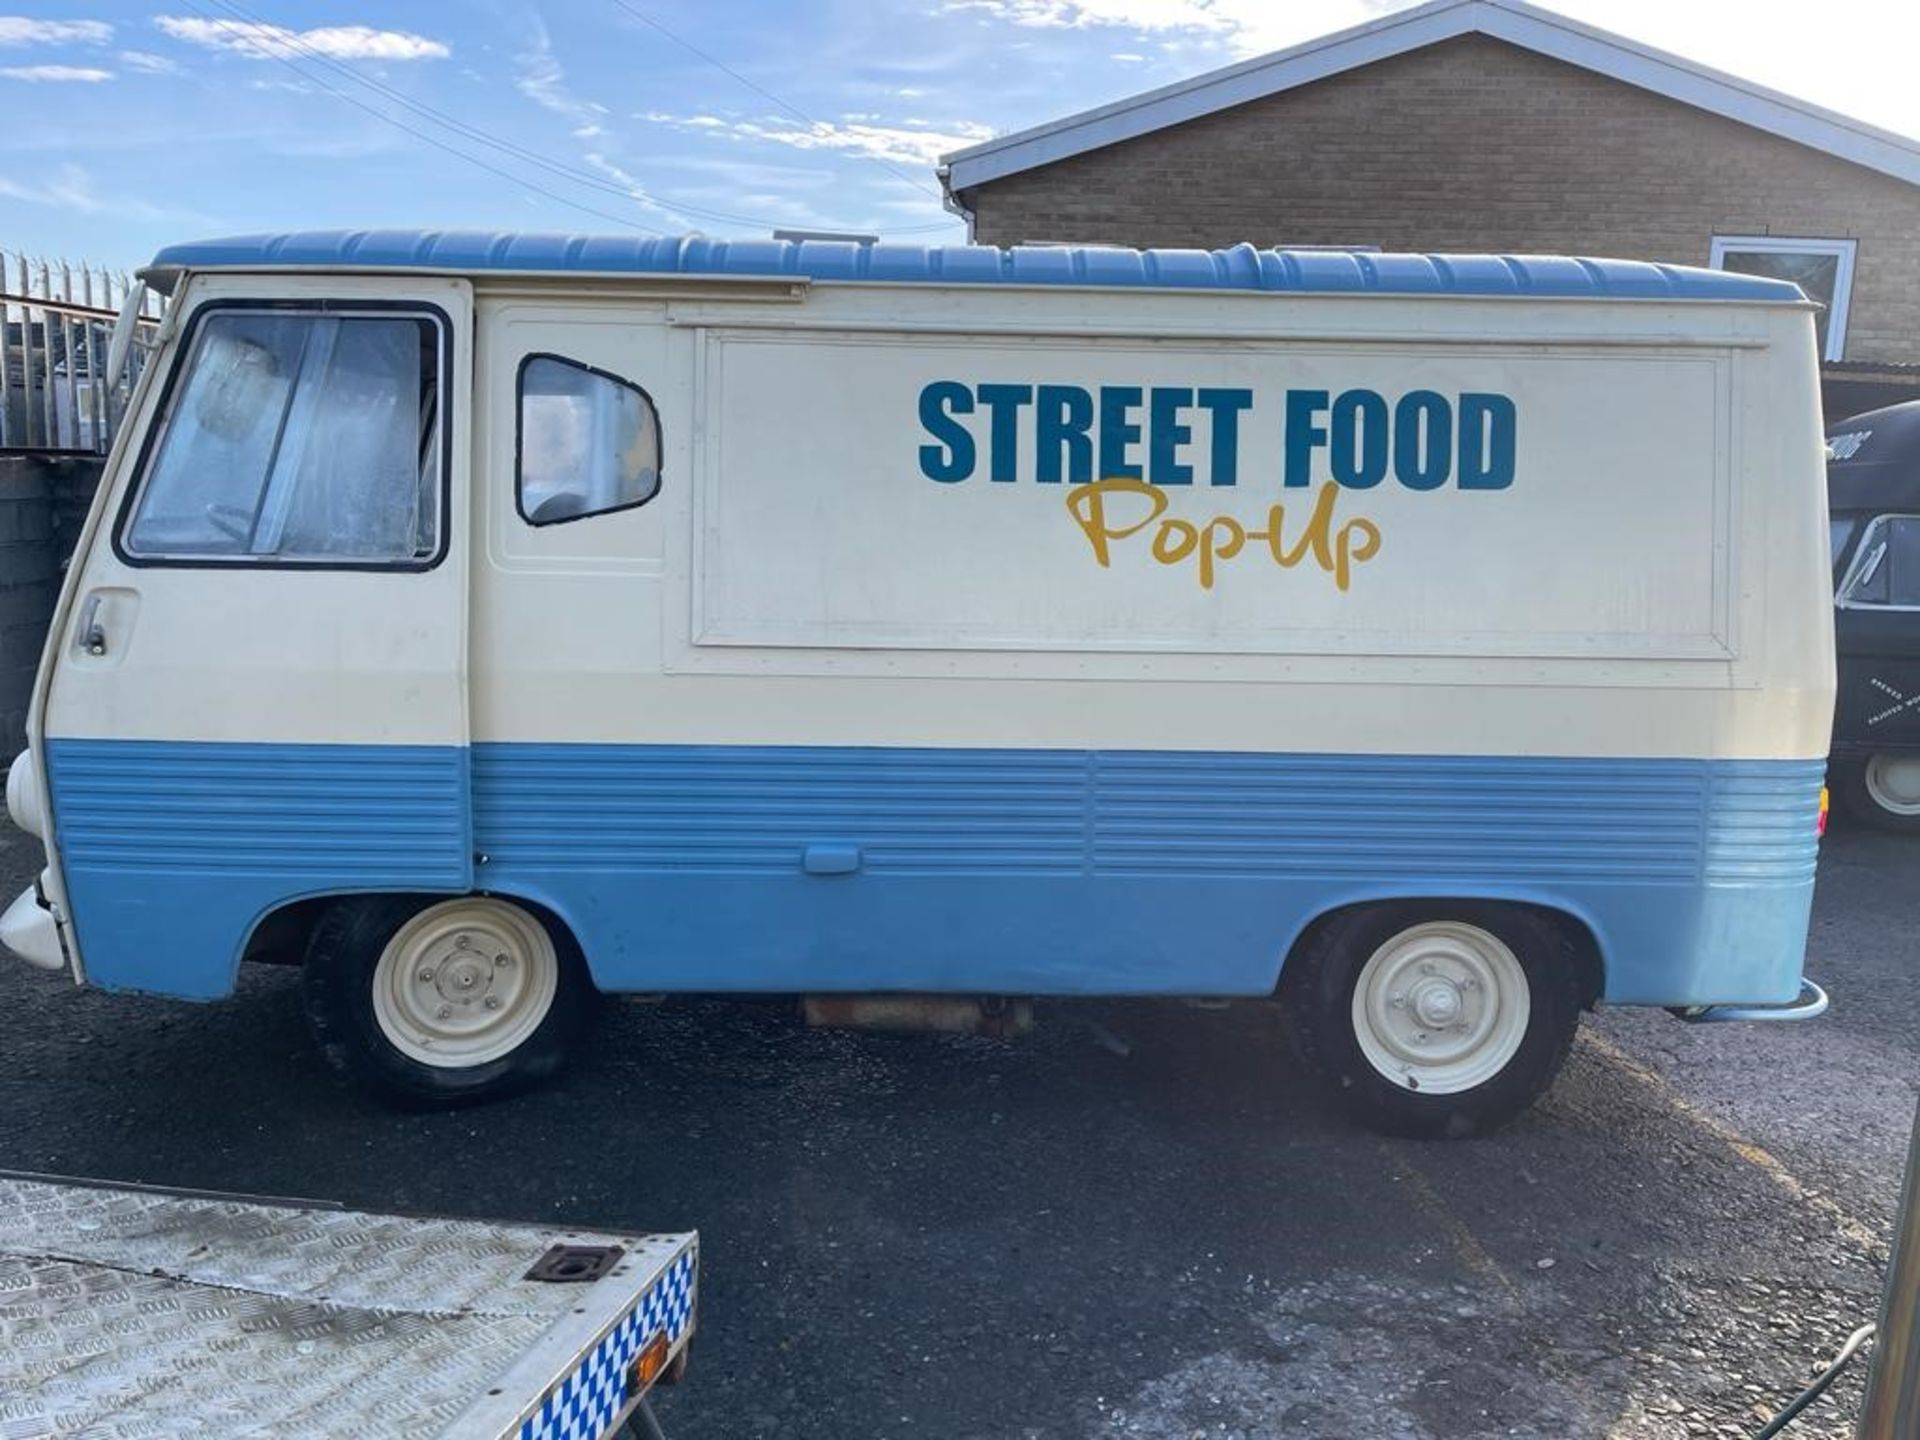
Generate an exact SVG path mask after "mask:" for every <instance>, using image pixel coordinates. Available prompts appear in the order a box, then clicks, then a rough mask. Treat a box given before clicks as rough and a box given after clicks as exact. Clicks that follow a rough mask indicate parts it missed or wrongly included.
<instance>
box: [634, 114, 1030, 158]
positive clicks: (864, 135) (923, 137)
mask: <svg viewBox="0 0 1920 1440" xmlns="http://www.w3.org/2000/svg"><path fill="white" fill-rule="evenodd" d="M645 118H646V119H648V120H651V121H654V122H655V123H656V124H662V125H671V126H673V127H674V128H675V129H677V130H689V131H700V132H704V133H706V134H709V135H725V136H726V137H728V138H729V139H733V140H739V141H760V142H764V143H768V144H773V145H786V146H789V147H791V148H792V149H795V150H819V151H826V152H828V153H832V154H840V155H860V156H865V157H867V158H868V159H873V160H884V161H886V162H887V163H888V164H891V165H899V166H903V167H931V166H932V165H934V164H935V163H936V162H938V160H939V159H940V157H941V156H942V155H944V154H946V153H947V152H948V151H950V150H963V149H965V148H966V147H967V146H969V145H977V144H978V143H979V142H980V141H982V140H987V139H991V138H992V136H993V131H992V130H991V129H989V128H988V127H987V126H985V125H976V124H974V123H972V122H971V121H965V120H963V121H960V122H958V123H957V124H951V125H946V126H943V127H940V128H935V127H933V126H932V125H929V124H923V123H917V122H912V121H909V122H907V123H905V124H898V125H881V124H875V123H873V122H871V121H869V120H855V121H845V122H840V123H835V122H833V121H830V120H816V121H814V122H813V123H811V124H802V123H801V122H799V121H790V120H777V119H767V120H722V119H721V118H720V117H719V116H717V115H669V114H662V113H660V112H658V111H653V112H649V113H648V114H647V115H646V116H645Z"/></svg>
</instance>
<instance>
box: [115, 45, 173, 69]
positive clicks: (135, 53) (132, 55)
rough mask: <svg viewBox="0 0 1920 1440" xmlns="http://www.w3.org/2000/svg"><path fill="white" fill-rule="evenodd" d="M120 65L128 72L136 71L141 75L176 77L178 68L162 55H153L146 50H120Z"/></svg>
mask: <svg viewBox="0 0 1920 1440" xmlns="http://www.w3.org/2000/svg"><path fill="white" fill-rule="evenodd" d="M120 63H121V64H122V65H124V66H125V67H126V68H127V69H129V70H138V71H139V72H140V73H141V74H142V75H177V74H179V73H180V67H179V65H177V64H176V63H175V62H173V61H172V60H169V59H168V58H167V57H166V56H164V55H155V54H153V53H151V52H150V51H146V50H122V51H121V52H120Z"/></svg>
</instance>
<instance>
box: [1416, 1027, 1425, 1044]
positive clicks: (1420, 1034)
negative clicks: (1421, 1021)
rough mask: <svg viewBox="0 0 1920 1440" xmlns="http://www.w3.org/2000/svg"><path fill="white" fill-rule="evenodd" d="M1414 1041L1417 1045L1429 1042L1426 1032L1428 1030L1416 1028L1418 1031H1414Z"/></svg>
mask: <svg viewBox="0 0 1920 1440" xmlns="http://www.w3.org/2000/svg"><path fill="white" fill-rule="evenodd" d="M1413 1043H1414V1044H1416V1045H1424V1044H1426V1043H1427V1032H1426V1031H1424V1030H1416V1031H1414V1032H1413Z"/></svg>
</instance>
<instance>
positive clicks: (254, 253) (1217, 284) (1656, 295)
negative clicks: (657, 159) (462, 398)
mask: <svg viewBox="0 0 1920 1440" xmlns="http://www.w3.org/2000/svg"><path fill="white" fill-rule="evenodd" d="M289 269H313V270H400V271H411V272H415V273H418V272H422V271H428V272H439V273H453V274H472V273H476V272H494V273H507V274H518V275H528V274H553V273H561V274H574V275H596V276H603V275H643V276H666V275H698V276H720V277H728V278H735V279H767V280H792V281H806V282H814V283H826V284H832V283H836V282H838V283H843V284H869V285H871V284H907V285H913V284H918V285H1067V286H1098V287H1102V288H1117V289H1158V290H1262V291H1270V292H1286V293H1292V294H1348V293H1356V292H1358V293H1365V292H1371V293H1373V294H1377V295H1428V294H1441V295H1529V296H1535V297H1544V298H1554V299H1596V300H1605V299H1611V300H1719V301H1730V302H1735V303H1739V302H1758V303H1762V304H1768V303H1771V304H1798V303H1800V302H1801V294H1800V290H1799V287H1798V286H1796V285H1794V284H1792V283H1791V282H1789V281H1786V280H1770V279H1766V278H1763V277H1761V276H1757V275H1739V274H1733V273H1730V272H1726V271H1721V270H1696V269H1692V268H1690V267H1688V266H1685V265H1653V264H1648V263H1647V262H1645V261H1642V260H1576V259H1569V258H1565V257H1561V256H1552V255H1380V254H1366V255H1362V254H1353V253H1348V252H1344V251H1324V250H1256V249H1255V248H1254V247H1253V246H1251V245H1236V246H1234V247H1233V248H1232V249H1230V250H1125V249H1120V248H1118V247H1111V246H1098V245H1094V246H1065V245H1021V246H1015V247H1014V248H1013V249H1011V250H1001V249H998V248H996V247H994V246H991V245H945V246H932V247H926V246H920V245H861V244H855V243H853V242H850V241H837V240H804V241H796V240H709V239H706V238H705V237H702V236H687V237H684V238H677V239H675V238H667V239H643V238H641V237H639V236H634V235H543V234H527V233H519V232H515V231H498V232H489V231H482V230H310V231H301V232H296V233H291V234H282V235H236V236H231V237H229V238H226V239H220V240H195V241H189V242H188V243H186V244H182V245H169V246H167V247H166V248H165V249H163V250H161V251H160V253H159V254H158V255H156V256H154V257H153V261H152V263H151V264H150V265H149V266H148V267H147V268H146V269H144V270H143V271H141V274H142V276H144V277H146V278H148V279H149V280H150V281H152V282H153V283H156V284H158V285H160V286H161V288H163V289H171V288H172V286H173V284H174V282H175V281H176V280H177V279H178V277H179V275H180V273H181V272H182V271H186V270H252V271H258V270H289Z"/></svg>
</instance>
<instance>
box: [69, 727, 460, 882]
mask: <svg viewBox="0 0 1920 1440" xmlns="http://www.w3.org/2000/svg"><path fill="white" fill-rule="evenodd" d="M47 773H48V780H49V783H50V785H51V788H52V791H53V810H54V823H55V824H56V825H57V826H58V834H59V837H60V848H61V853H62V855H63V856H64V858H65V860H66V863H67V865H68V866H69V867H70V868H77V869H83V870H91V869H116V868H124V869H130V870H163V871H197V870H224V871H228V872H236V873H245V874H250V875H284V876H294V877H301V878H311V877H314V876H325V877H327V879H328V881H329V882H330V883H353V882H360V883H365V884H374V885H392V884H395V883H399V884H417V885H430V886H435V887H440V886H447V885H458V884H463V883H464V881H465V877H466V874H467V856H468V848H469V847H468V843H467V817H466V813H465V811H466V803H465V802H466V764H465V753H464V752H463V751H462V750H461V749H459V748H458V747H455V746H400V745H393V746H380V745H221V744H180V743H174V742H142V741H93V740H54V741H50V742H49V743H48V746H47Z"/></svg>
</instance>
